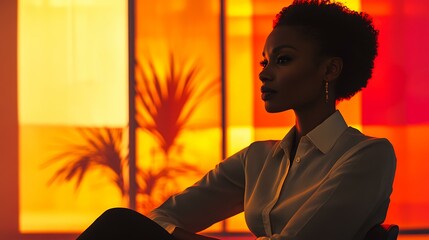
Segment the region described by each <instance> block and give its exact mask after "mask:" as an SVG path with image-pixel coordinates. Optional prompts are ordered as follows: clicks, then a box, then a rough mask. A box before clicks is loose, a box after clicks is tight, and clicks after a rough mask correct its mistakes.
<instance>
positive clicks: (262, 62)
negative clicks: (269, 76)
mask: <svg viewBox="0 0 429 240" xmlns="http://www.w3.org/2000/svg"><path fill="white" fill-rule="evenodd" d="M267 64H268V61H267V60H266V59H264V60H262V61H260V62H259V65H261V67H262V68H265V67H266V66H267Z"/></svg>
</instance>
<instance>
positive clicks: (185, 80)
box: [136, 54, 219, 155]
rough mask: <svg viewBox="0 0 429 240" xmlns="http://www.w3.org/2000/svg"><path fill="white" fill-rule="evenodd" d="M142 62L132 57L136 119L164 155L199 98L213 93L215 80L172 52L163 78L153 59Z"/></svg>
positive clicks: (217, 85) (178, 134)
mask: <svg viewBox="0 0 429 240" xmlns="http://www.w3.org/2000/svg"><path fill="white" fill-rule="evenodd" d="M146 65H147V67H144V66H143V64H142V63H140V62H139V61H136V82H137V84H136V93H137V94H136V103H137V104H138V106H137V116H136V119H137V122H138V125H139V127H140V128H142V129H143V130H145V131H146V132H148V133H149V134H151V135H152V136H153V137H154V138H155V139H156V141H157V142H158V144H159V145H160V147H161V148H162V149H163V151H164V152H165V154H167V155H168V153H169V152H170V150H171V148H172V147H173V146H174V145H175V144H176V141H177V138H178V137H179V136H180V134H181V133H182V131H183V130H184V129H185V128H186V127H187V125H188V123H189V120H190V118H191V117H192V115H193V113H194V112H195V110H196V109H197V108H198V106H200V104H201V102H202V101H203V100H206V99H207V98H209V97H212V96H214V93H215V91H216V90H218V88H219V81H218V79H213V80H204V79H202V77H200V75H199V72H200V67H199V66H198V65H196V64H194V65H191V66H190V67H189V68H185V64H180V63H178V62H177V61H176V60H175V59H174V56H173V54H170V59H169V66H168V68H167V73H166V74H165V77H164V78H161V76H160V74H159V73H158V72H157V71H156V68H155V64H154V63H153V62H151V61H149V62H147V63H146Z"/></svg>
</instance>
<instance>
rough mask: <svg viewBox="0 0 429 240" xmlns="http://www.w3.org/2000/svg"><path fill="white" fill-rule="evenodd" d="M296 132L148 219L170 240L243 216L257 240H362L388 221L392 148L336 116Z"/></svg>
mask: <svg viewBox="0 0 429 240" xmlns="http://www.w3.org/2000/svg"><path fill="white" fill-rule="evenodd" d="M294 135H295V128H292V129H291V130H290V131H289V133H288V134H287V135H286V136H285V137H284V138H283V140H281V141H261V142H254V143H252V144H251V145H250V146H248V147H247V148H245V149H243V150H241V151H239V152H237V153H236V154H234V155H232V156H231V157H229V158H227V159H225V160H224V161H222V162H221V163H219V164H218V165H217V166H216V167H215V169H213V170H211V171H210V172H208V173H207V174H206V175H205V176H204V177H203V178H202V179H201V180H200V181H198V182H197V183H195V184H194V185H193V186H191V187H189V188H187V189H186V190H185V191H183V192H182V193H179V194H177V195H175V196H172V197H171V198H169V199H168V200H167V201H166V202H165V203H164V204H162V205H161V206H160V207H159V208H157V209H155V210H154V211H152V212H151V214H149V217H150V218H151V219H153V220H154V221H155V222H157V223H158V224H160V225H161V226H163V227H164V228H165V229H167V231H169V232H172V231H173V230H174V228H175V227H176V226H178V227H181V228H183V229H186V230H189V231H194V232H198V231H201V230H203V229H205V228H207V227H209V226H210V225H212V224H213V223H216V222H218V221H220V220H223V219H225V218H228V217H230V216H233V215H235V214H237V213H240V212H242V211H244V213H245V218H246V223H247V225H248V227H249V229H250V230H251V232H252V233H253V234H255V236H257V237H258V239H259V240H262V239H264V240H265V239H272V240H312V239H320V240H324V239H327V240H328V239H332V240H336V239H344V240H348V239H350V240H352V239H353V240H355V239H356V240H361V239H363V238H364V236H365V234H366V233H367V232H368V230H369V229H370V228H371V227H373V226H374V225H376V224H379V223H382V222H383V221H384V219H385V217H386V212H387V208H388V205H389V197H390V194H391V193H392V184H393V178H394V174H395V169H396V157H395V153H394V150H393V147H392V145H391V144H390V142H389V141H388V140H386V139H379V138H372V137H368V136H365V135H363V134H362V133H361V132H359V131H358V130H356V129H354V128H352V127H348V126H347V124H346V122H345V121H344V119H343V117H342V115H341V113H340V112H339V111H336V112H335V113H334V114H332V115H331V116H330V117H329V118H327V119H326V120H325V121H324V122H323V123H321V124H320V125H319V126H317V127H316V128H314V129H313V130H312V131H311V132H309V133H308V134H307V135H305V136H303V137H302V138H301V140H300V142H299V144H298V149H297V152H296V155H295V158H294V159H293V164H292V166H290V159H289V156H290V147H291V145H292V142H293V138H294Z"/></svg>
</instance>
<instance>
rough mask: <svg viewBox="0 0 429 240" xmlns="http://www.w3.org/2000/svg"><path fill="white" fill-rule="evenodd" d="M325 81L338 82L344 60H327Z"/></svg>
mask: <svg viewBox="0 0 429 240" xmlns="http://www.w3.org/2000/svg"><path fill="white" fill-rule="evenodd" d="M326 61H327V62H326V72H325V81H328V82H332V81H334V80H336V79H337V78H338V77H339V76H340V75H341V71H342V70H343V59H342V58H340V57H330V58H328V59H327V60H326Z"/></svg>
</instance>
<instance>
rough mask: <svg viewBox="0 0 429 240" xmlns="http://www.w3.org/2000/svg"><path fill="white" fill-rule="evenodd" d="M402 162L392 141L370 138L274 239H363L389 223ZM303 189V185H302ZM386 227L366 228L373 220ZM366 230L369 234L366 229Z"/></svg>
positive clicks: (347, 155) (340, 163) (334, 170)
mask: <svg viewBox="0 0 429 240" xmlns="http://www.w3.org/2000/svg"><path fill="white" fill-rule="evenodd" d="M395 169H396V157H395V153H394V150H393V147H392V145H391V144H390V142H388V141H387V140H386V139H369V140H366V141H364V142H361V143H360V144H358V145H357V146H355V147H353V148H352V149H351V150H350V151H348V152H347V153H345V154H344V155H343V156H342V157H341V158H340V159H339V160H338V162H337V164H336V165H335V166H334V167H333V168H332V170H331V171H330V172H329V174H328V175H327V177H326V179H325V180H324V182H323V183H322V184H321V185H320V187H319V188H318V189H317V190H316V191H315V192H314V194H313V195H312V196H311V197H310V198H309V199H308V200H307V201H306V202H305V203H304V204H303V205H302V206H301V207H300V208H299V209H298V211H297V212H296V213H295V214H294V216H293V217H292V218H291V219H290V221H289V222H288V223H287V225H286V226H285V227H284V229H283V230H282V232H281V233H280V234H276V235H273V236H271V237H270V238H268V239H272V240H308V239H321V238H323V239H363V238H364V235H363V236H356V234H357V233H358V232H360V233H361V234H364V233H366V232H367V230H369V229H370V228H371V227H372V226H373V225H375V224H378V223H381V222H382V221H384V218H385V214H386V211H387V206H388V203H389V197H390V194H391V192H392V184H393V178H394V174H395ZM297 184H298V183H297ZM374 214H378V215H379V216H380V217H378V218H379V219H378V220H375V221H380V222H373V223H367V226H365V223H366V221H367V219H377V217H374ZM363 228H365V229H363Z"/></svg>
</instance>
